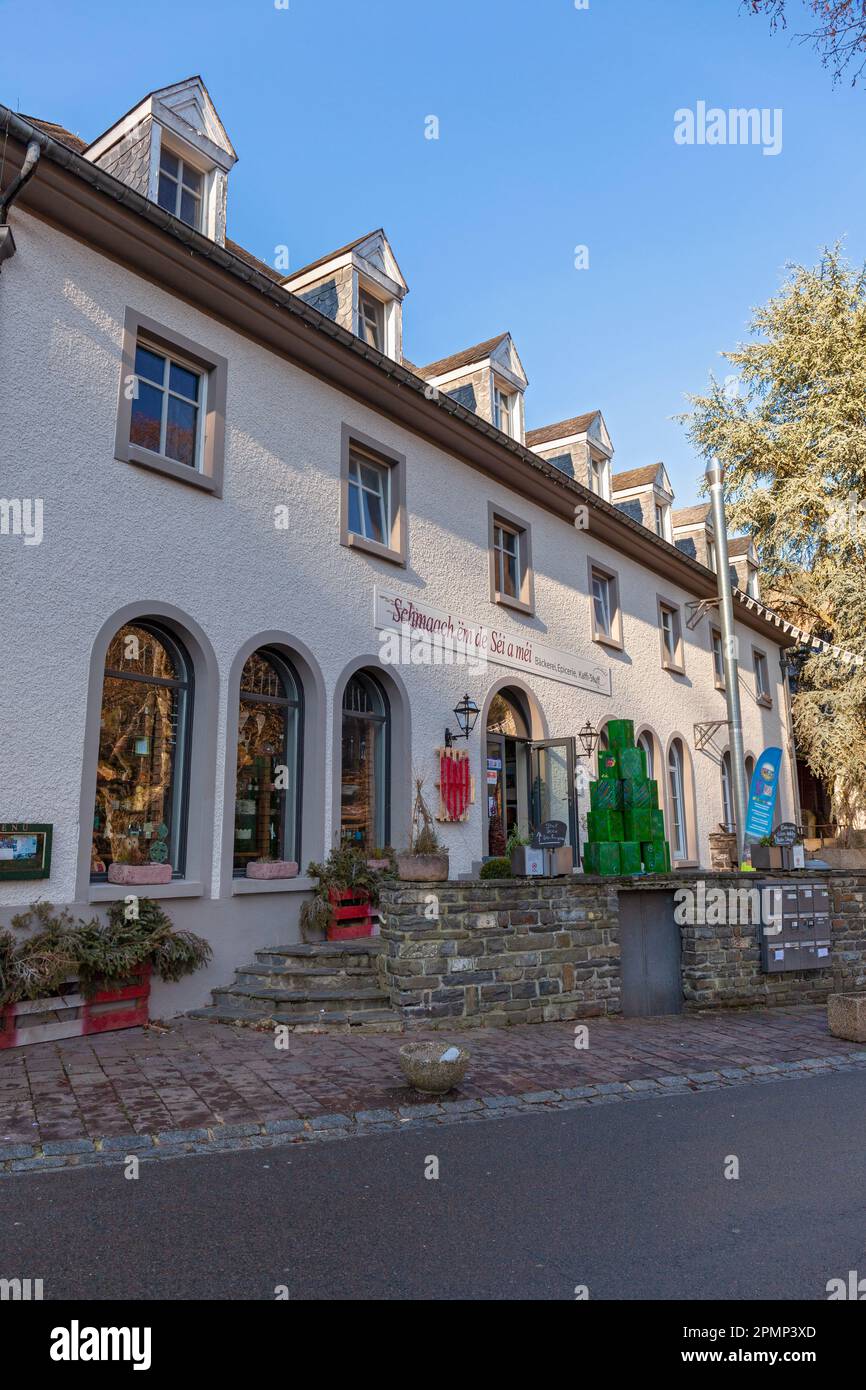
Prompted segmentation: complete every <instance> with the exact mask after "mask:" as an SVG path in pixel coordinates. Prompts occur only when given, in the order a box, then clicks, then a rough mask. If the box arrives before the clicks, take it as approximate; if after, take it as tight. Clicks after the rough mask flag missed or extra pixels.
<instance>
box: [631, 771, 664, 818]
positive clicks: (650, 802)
mask: <svg viewBox="0 0 866 1390" xmlns="http://www.w3.org/2000/svg"><path fill="white" fill-rule="evenodd" d="M658 804H659V784H658V782H655V781H653V779H652V778H651V777H647V778H646V779H645V780H643V781H641V780H639V779H636V778H634V777H624V778H623V779H622V805H623V809H624V810H626V811H631V810H636V811H644V810H646V811H652V810H655V809H656V808H657V807H658Z"/></svg>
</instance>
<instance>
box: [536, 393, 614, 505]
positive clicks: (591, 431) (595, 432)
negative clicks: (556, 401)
mask: <svg viewBox="0 0 866 1390" xmlns="http://www.w3.org/2000/svg"><path fill="white" fill-rule="evenodd" d="M526 444H527V447H528V448H530V449H531V450H532V451H533V453H535V454H539V455H540V456H541V458H543V459H545V460H546V461H547V462H548V463H552V464H554V465H555V466H556V467H557V468H561V469H562V471H563V473H567V474H568V475H569V476H570V477H572V478H575V479H576V480H577V481H578V482H579V483H583V485H584V487H588V488H590V490H591V491H592V492H595V493H597V494H598V496H599V497H603V498H604V500H605V501H606V502H609V501H610V500H611V459H612V458H613V444H612V443H611V439H610V435H609V434H608V431H607V425H606V424H605V423H604V416H603V415H602V413H601V411H600V410H590V411H588V412H587V413H586V414H585V415H574V416H572V418H571V419H570V420H560V421H559V423H558V424H555V425H544V426H543V428H542V429H540V430H530V431H529V433H528V434H527V436H526Z"/></svg>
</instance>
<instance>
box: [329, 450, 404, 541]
mask: <svg viewBox="0 0 866 1390" xmlns="http://www.w3.org/2000/svg"><path fill="white" fill-rule="evenodd" d="M340 474H341V492H340V497H341V501H340V543H341V545H345V546H348V547H349V548H350V549H353V550H366V551H368V552H369V553H370V554H371V555H378V556H380V557H381V559H383V560H393V561H396V563H397V564H400V565H405V564H406V560H407V528H406V459H405V456H404V455H403V454H398V453H397V452H396V451H395V450H393V449H389V448H388V447H387V445H384V444H380V443H379V442H378V441H377V440H374V439H370V438H368V437H367V436H366V435H364V434H361V433H360V431H358V430H355V429H352V428H351V427H350V426H349V425H345V424H344V425H343V432H342V452H341V461H340Z"/></svg>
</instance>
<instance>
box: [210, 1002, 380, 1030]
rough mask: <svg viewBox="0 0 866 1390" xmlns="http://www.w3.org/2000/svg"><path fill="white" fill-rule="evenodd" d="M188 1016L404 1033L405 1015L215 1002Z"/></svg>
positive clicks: (304, 1027)
mask: <svg viewBox="0 0 866 1390" xmlns="http://www.w3.org/2000/svg"><path fill="white" fill-rule="evenodd" d="M187 1017H188V1018H200V1019H204V1020H206V1021H207V1022H209V1023H228V1024H241V1025H243V1024H245V1025H247V1026H249V1025H251V1024H253V1025H258V1026H260V1027H261V1028H262V1029H263V1031H264V1030H267V1029H268V1028H270V1027H271V1026H272V1024H273V1023H283V1024H285V1026H286V1027H287V1028H289V1029H290V1030H291V1032H293V1033H348V1032H352V1033H402V1032H404V1023H403V1019H402V1017H401V1016H400V1014H399V1013H397V1012H396V1011H395V1010H394V1009H365V1010H363V1011H361V1012H357V1011H354V1010H348V1011H341V1010H336V1009H334V1010H327V1011H324V1012H322V1013H306V1014H292V1015H291V1016H290V1017H288V1018H280V1017H279V1016H278V1012H274V1013H270V1014H254V1013H249V1012H247V1011H246V1010H243V1009H233V1008H231V1007H229V1006H227V1005H218V1004H212V1005H208V1006H207V1007H206V1008H203V1009H193V1010H192V1011H191V1013H189V1014H188V1015H187Z"/></svg>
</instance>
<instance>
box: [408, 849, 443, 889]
mask: <svg viewBox="0 0 866 1390" xmlns="http://www.w3.org/2000/svg"><path fill="white" fill-rule="evenodd" d="M397 874H398V877H399V878H401V879H403V881H404V882H405V883H444V881H445V880H446V879H447V877H448V855H447V854H408V853H404V854H398V855H397Z"/></svg>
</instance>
